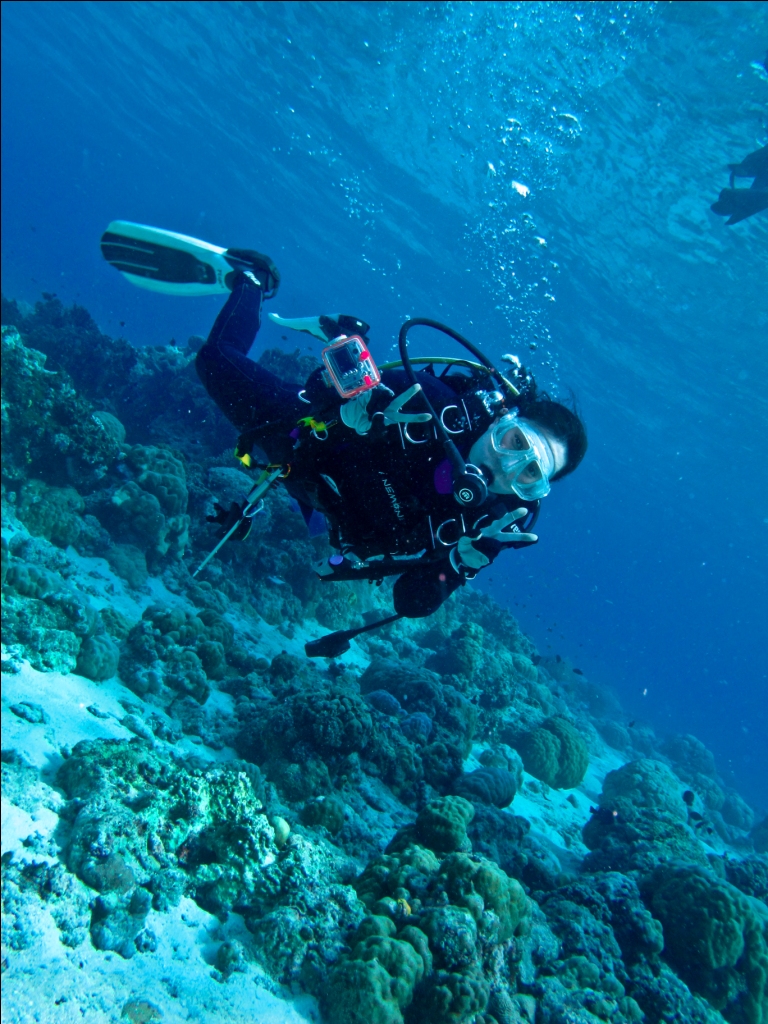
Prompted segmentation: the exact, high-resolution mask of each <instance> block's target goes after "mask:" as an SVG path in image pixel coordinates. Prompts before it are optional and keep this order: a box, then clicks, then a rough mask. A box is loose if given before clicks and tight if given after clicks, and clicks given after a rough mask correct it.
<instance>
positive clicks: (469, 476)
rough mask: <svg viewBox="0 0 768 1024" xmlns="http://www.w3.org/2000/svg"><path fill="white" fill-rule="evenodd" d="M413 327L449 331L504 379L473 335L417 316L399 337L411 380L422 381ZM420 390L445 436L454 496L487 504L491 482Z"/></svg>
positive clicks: (473, 503)
mask: <svg viewBox="0 0 768 1024" xmlns="http://www.w3.org/2000/svg"><path fill="white" fill-rule="evenodd" d="M412 327H432V328H433V329H434V330H436V331H442V333H443V334H447V335H448V337H449V338H453V340H454V341H458V343H459V344H460V345H463V346H464V348H466V349H468V350H469V351H470V352H471V353H472V355H473V356H475V357H476V358H477V359H478V360H479V361H480V362H481V363H482V364H483V366H485V367H487V368H488V369H489V370H490V371H491V372H492V373H493V375H494V377H497V378H501V379H502V380H504V378H503V377H502V375H501V374H500V373H499V371H498V370H497V369H496V367H495V366H494V365H493V363H491V361H490V359H488V357H487V356H486V355H484V354H483V353H482V352H481V351H480V349H479V348H477V346H476V345H473V344H472V342H471V341H469V339H467V338H465V337H464V336H463V335H462V334H459V332H458V331H454V329H453V328H452V327H448V326H447V325H446V324H441V323H440V322H439V321H437V320H428V319H426V318H425V317H415V318H414V319H413V320H406V321H405V323H404V324H403V326H402V327H401V328H400V335H399V338H398V343H399V346H400V358H401V360H402V362H403V369H404V370H405V373H406V376H407V377H408V380H409V381H410V382H411V384H418V383H419V382H418V380H417V379H416V374H415V372H414V369H413V366H412V365H411V359H410V356H409V355H408V331H410V329H411V328H412ZM504 383H505V384H506V385H507V387H511V385H509V382H508V381H506V380H504ZM505 390H506V388H505ZM513 390H514V389H513ZM419 394H420V395H421V398H422V401H423V402H424V405H425V406H426V407H427V410H428V412H429V413H430V415H431V416H432V420H433V422H434V424H435V429H436V430H437V432H438V433H439V434H440V436H441V438H442V442H443V450H444V451H445V454H446V457H447V459H448V461H449V462H450V464H451V469H452V470H453V474H452V475H453V496H454V498H455V499H456V501H457V502H458V503H459V504H460V505H463V506H464V507H465V508H476V507H477V506H478V505H482V504H484V503H485V501H486V500H487V498H488V484H487V483H486V480H485V477H484V476H483V474H482V472H481V470H480V469H478V467H477V466H473V465H472V464H471V463H467V462H465V461H464V457H463V456H462V454H461V452H460V451H459V449H458V448H457V447H456V445H455V444H454V442H453V440H452V439H451V436H450V434H449V433H448V431H447V430H446V429H445V427H444V425H443V423H442V421H441V419H440V417H439V416H438V415H437V413H436V412H435V409H434V406H433V405H432V403H431V402H430V400H429V397H428V396H427V393H426V391H424V389H423V388H422V389H420V391H419Z"/></svg>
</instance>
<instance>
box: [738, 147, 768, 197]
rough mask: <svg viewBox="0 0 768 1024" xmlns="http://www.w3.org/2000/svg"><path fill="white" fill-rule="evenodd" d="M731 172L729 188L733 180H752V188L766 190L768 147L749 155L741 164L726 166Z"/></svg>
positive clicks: (767, 186)
mask: <svg viewBox="0 0 768 1024" xmlns="http://www.w3.org/2000/svg"><path fill="white" fill-rule="evenodd" d="M728 170H729V171H730V172H731V188H733V181H734V178H754V179H755V181H754V183H753V185H752V188H768V146H763V147H762V148H761V149H756V150H755V152H754V153H749V154H748V155H747V156H745V157H744V159H743V160H742V161H741V163H738V164H728Z"/></svg>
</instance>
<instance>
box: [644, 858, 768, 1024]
mask: <svg viewBox="0 0 768 1024" xmlns="http://www.w3.org/2000/svg"><path fill="white" fill-rule="evenodd" d="M646 889H647V898H648V900H649V905H650V908H651V911H652V913H653V914H654V916H655V917H657V918H658V919H659V920H660V921H661V924H662V927H663V929H664V956H665V958H666V959H667V960H668V961H669V963H670V964H671V965H672V966H673V967H674V968H675V969H676V970H677V971H678V972H679V973H680V975H681V977H682V978H683V979H684V980H685V981H686V982H687V983H688V985H689V986H690V987H691V988H692V989H693V991H694V992H697V993H698V994H700V995H703V996H704V997H705V998H706V999H707V1000H708V1001H709V1002H710V1003H711V1004H712V1006H714V1007H715V1009H717V1010H719V1011H720V1012H721V1013H722V1015H723V1016H724V1017H725V1019H726V1020H728V1021H732V1022H734V1024H742V1022H743V1024H763V1022H764V1021H765V1020H767V1019H768V910H767V909H766V907H765V906H764V904H762V903H761V902H759V901H758V900H755V899H752V898H751V897H749V896H745V895H744V894H743V893H741V892H740V891H739V890H738V889H736V888H735V886H733V885H730V884H729V883H728V882H726V881H724V880H722V879H719V878H717V877H715V876H713V875H711V874H710V873H709V872H707V871H706V869H703V868H700V867H697V866H695V865H676V866H665V867H660V868H659V869H657V871H656V872H655V873H654V874H653V876H652V877H651V878H650V880H649V881H648V882H647V884H646Z"/></svg>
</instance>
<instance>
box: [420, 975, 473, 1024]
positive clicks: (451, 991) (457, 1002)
mask: <svg viewBox="0 0 768 1024" xmlns="http://www.w3.org/2000/svg"><path fill="white" fill-rule="evenodd" d="M489 995H490V985H489V984H488V982H487V981H486V980H485V979H484V978H482V977H480V976H478V975H468V974H458V973H453V972H450V971H436V972H435V973H434V974H433V975H432V977H431V978H430V979H429V981H428V984H427V985H426V986H425V988H424V990H423V992H422V993H420V998H419V1002H418V1007H417V1009H418V1014H419V1019H421V1020H425V1021H429V1024H469V1021H471V1020H472V1019H473V1018H474V1015H475V1014H480V1013H482V1012H483V1010H484V1009H485V1007H486V1006H487V1004H488V996H489Z"/></svg>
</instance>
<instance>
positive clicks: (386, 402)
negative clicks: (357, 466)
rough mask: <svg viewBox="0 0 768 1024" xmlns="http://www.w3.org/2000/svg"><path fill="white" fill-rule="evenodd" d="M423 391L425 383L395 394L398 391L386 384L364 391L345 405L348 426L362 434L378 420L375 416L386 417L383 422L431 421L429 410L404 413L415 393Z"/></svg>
mask: <svg viewBox="0 0 768 1024" xmlns="http://www.w3.org/2000/svg"><path fill="white" fill-rule="evenodd" d="M419 391H421V384H414V385H413V386H412V387H410V388H408V390H407V391H404V392H403V393H402V395H397V397H395V393H394V391H392V390H391V389H390V388H388V387H387V386H386V385H385V384H379V385H378V386H377V387H375V388H372V389H371V390H370V391H363V392H362V394H360V395H356V396H355V397H354V398H352V399H350V401H348V402H345V403H344V405H342V407H341V410H340V413H341V419H342V422H343V423H344V425H345V426H347V427H349V428H350V430H354V431H355V432H356V433H358V434H361V435H362V434H367V433H368V431H369V430H370V429H371V427H372V426H373V423H374V417H375V416H381V417H382V421H381V422H382V424H383V425H384V426H387V427H388V426H390V425H391V424H393V423H427V422H428V421H429V420H430V419H432V417H431V415H430V414H429V413H428V412H403V411H402V409H403V406H404V405H406V404H407V403H408V402H409V401H410V400H411V399H412V398H413V397H414V395H417V394H418V393H419Z"/></svg>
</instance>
